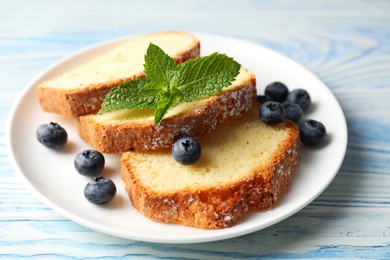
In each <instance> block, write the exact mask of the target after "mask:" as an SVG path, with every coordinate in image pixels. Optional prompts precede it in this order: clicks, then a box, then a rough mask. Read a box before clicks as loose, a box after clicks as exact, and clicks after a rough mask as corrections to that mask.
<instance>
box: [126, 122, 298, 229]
mask: <svg viewBox="0 0 390 260" xmlns="http://www.w3.org/2000/svg"><path fill="white" fill-rule="evenodd" d="M285 124H287V125H288V127H289V128H290V138H289V140H288V141H287V142H286V143H285V145H284V146H283V147H280V149H279V153H278V154H276V155H275V156H274V158H273V162H272V164H270V165H272V166H271V167H266V166H264V165H259V167H258V168H257V169H256V170H254V172H253V173H252V174H251V176H252V177H250V178H246V179H243V180H241V181H240V182H237V183H233V184H230V185H226V186H216V187H213V188H209V189H204V190H199V191H185V190H183V191H180V192H175V193H172V194H156V192H154V191H152V190H148V188H147V187H145V186H144V185H143V184H142V183H141V182H140V180H139V179H138V177H137V174H136V171H135V170H134V169H133V168H132V165H130V164H129V161H130V160H129V158H130V157H131V153H125V154H123V155H122V159H121V166H122V168H121V173H122V179H123V181H124V183H125V188H126V191H127V193H128V194H129V197H130V199H131V201H132V204H133V207H134V208H135V209H137V210H138V211H140V212H141V213H142V214H144V215H145V216H147V217H148V218H150V219H153V220H156V221H159V222H164V223H177V224H182V225H189V226H195V227H200V228H207V229H214V228H226V227H230V226H232V225H233V224H235V223H236V222H237V221H239V220H240V219H241V218H242V217H244V216H245V215H246V214H247V213H248V212H249V211H263V210H267V209H270V208H272V207H274V206H275V205H276V204H277V203H278V202H279V200H280V199H281V198H282V197H283V195H284V194H285V193H286V192H287V191H288V190H289V188H290V186H291V184H292V181H293V178H294V175H295V173H296V171H297V168H298V162H299V149H300V143H299V130H298V128H297V127H296V125H295V124H293V123H292V122H290V121H285Z"/></svg>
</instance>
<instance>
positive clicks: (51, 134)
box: [36, 122, 68, 150]
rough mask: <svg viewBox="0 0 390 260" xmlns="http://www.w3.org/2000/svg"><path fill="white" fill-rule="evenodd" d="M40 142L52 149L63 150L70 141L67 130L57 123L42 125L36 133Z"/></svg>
mask: <svg viewBox="0 0 390 260" xmlns="http://www.w3.org/2000/svg"><path fill="white" fill-rule="evenodd" d="M36 135H37V139H38V141H39V142H40V143H41V144H43V145H44V146H46V147H48V148H51V149H55V150H58V149H61V148H62V147H64V146H65V144H66V142H67V141H68V134H67V133H66V131H65V129H64V128H62V126H60V125H59V124H57V123H53V122H50V123H49V124H42V125H40V126H39V127H38V128H37V131H36Z"/></svg>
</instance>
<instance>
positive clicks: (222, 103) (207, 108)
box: [79, 74, 256, 153]
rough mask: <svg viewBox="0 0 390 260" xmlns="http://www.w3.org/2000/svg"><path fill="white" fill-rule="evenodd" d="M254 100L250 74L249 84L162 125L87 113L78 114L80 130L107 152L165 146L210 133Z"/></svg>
mask: <svg viewBox="0 0 390 260" xmlns="http://www.w3.org/2000/svg"><path fill="white" fill-rule="evenodd" d="M255 102H256V80H255V77H254V75H253V74H251V77H250V78H249V79H248V81H247V82H246V84H243V85H242V86H240V87H238V88H236V89H233V90H230V91H225V92H221V93H220V94H218V95H216V96H215V97H214V98H213V99H212V100H210V101H208V102H207V103H206V104H204V105H203V106H201V107H198V108H196V109H194V110H192V111H190V112H188V113H186V114H179V115H177V116H174V117H171V118H167V119H164V120H163V121H162V122H161V124H160V125H159V126H156V125H155V124H154V122H147V123H124V124H99V123H97V122H96V121H95V120H93V117H91V116H88V115H87V116H81V117H79V133H80V135H81V137H82V138H83V139H84V140H85V141H86V142H87V143H88V144H90V145H91V146H93V147H95V148H96V149H98V150H99V151H101V152H104V153H122V152H126V151H130V150H135V151H148V150H157V149H163V148H166V147H169V146H170V145H172V143H174V142H175V141H176V140H177V139H178V138H179V137H181V136H184V135H185V136H202V135H205V134H207V133H208V132H210V131H212V130H213V129H215V128H216V127H217V125H219V124H220V123H221V122H223V121H224V120H225V119H226V118H232V117H238V116H240V115H242V114H243V113H245V112H246V111H248V110H249V109H251V108H252V107H253V105H254V104H255Z"/></svg>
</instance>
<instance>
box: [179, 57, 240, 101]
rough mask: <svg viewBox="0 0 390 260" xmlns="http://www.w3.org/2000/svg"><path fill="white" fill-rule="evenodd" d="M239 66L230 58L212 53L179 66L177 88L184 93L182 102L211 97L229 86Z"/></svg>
mask: <svg viewBox="0 0 390 260" xmlns="http://www.w3.org/2000/svg"><path fill="white" fill-rule="evenodd" d="M239 70H240V64H239V63H237V62H236V61H234V60H233V59H232V58H230V57H228V56H226V55H224V54H218V53H213V54H211V55H209V56H206V57H203V58H199V59H195V60H188V61H186V62H184V63H182V64H181V65H179V68H178V71H177V74H178V75H179V80H178V85H177V88H178V89H179V90H180V91H181V92H182V93H184V101H187V102H190V101H192V100H194V99H196V98H201V97H204V96H211V95H213V94H216V93H218V92H221V91H222V88H223V87H227V86H229V85H230V84H231V83H232V82H233V81H234V79H235V77H236V76H237V75H238V73H239Z"/></svg>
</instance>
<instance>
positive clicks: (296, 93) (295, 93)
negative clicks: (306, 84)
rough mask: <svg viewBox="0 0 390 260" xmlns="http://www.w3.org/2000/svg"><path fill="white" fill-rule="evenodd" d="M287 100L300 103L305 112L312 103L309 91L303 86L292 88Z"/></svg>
mask: <svg viewBox="0 0 390 260" xmlns="http://www.w3.org/2000/svg"><path fill="white" fill-rule="evenodd" d="M287 102H291V103H296V104H298V105H299V106H300V107H301V108H302V110H303V112H305V111H306V110H307V109H308V108H309V107H310V105H311V99H310V95H309V93H308V92H307V91H306V90H304V89H301V88H297V89H294V90H292V91H291V92H290V93H288V95H287Z"/></svg>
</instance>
